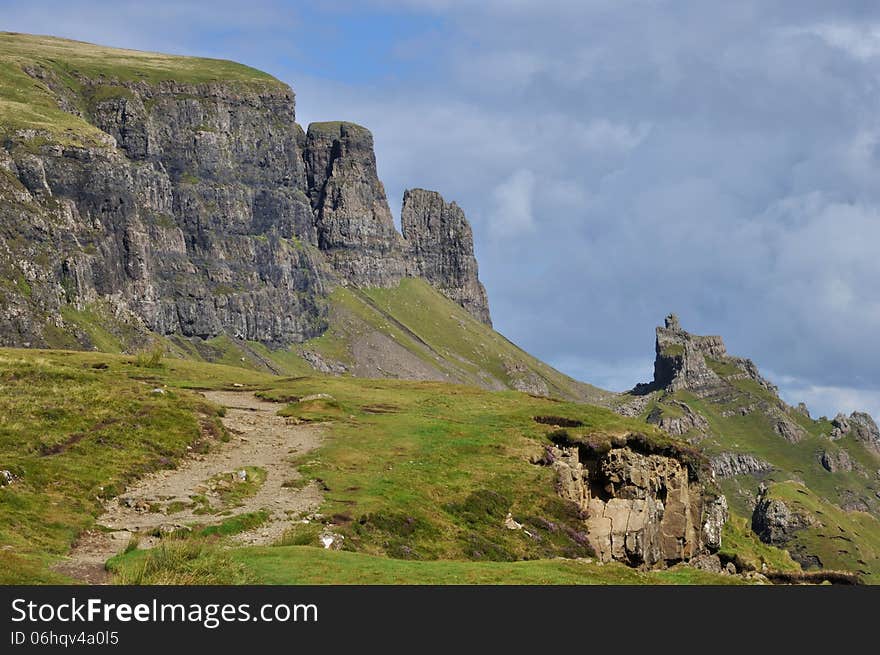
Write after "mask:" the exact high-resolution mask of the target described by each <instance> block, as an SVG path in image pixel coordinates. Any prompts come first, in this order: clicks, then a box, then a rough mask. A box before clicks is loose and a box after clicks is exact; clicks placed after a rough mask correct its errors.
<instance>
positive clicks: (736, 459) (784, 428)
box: [605, 314, 880, 576]
mask: <svg viewBox="0 0 880 655" xmlns="http://www.w3.org/2000/svg"><path fill="white" fill-rule="evenodd" d="M655 352H656V354H655V362H654V379H653V380H652V381H651V382H649V383H644V384H639V385H636V387H635V388H634V389H633V390H632V391H631V392H629V393H627V394H623V395H622V396H621V397H620V399H619V405H618V407H617V410H618V412H620V413H622V414H625V415H628V416H641V417H643V418H644V419H645V420H646V421H647V422H649V423H652V424H654V425H656V426H657V427H659V428H661V429H663V430H664V431H666V432H668V433H669V434H671V435H674V436H676V437H679V438H681V439H684V440H686V441H688V442H690V444H691V445H692V446H694V447H696V448H699V450H700V451H701V452H702V453H704V454H705V455H706V456H708V458H709V462H710V469H711V471H712V474H713V476H714V479H715V482H716V483H717V484H718V486H719V487H720V488H721V490H722V491H723V492H724V494H725V496H726V498H727V499H728V501H729V502H730V506H731V511H732V512H734V513H735V514H737V515H739V516H740V517H742V519H743V520H745V519H748V518H749V517H751V521H750V524H751V527H752V530H753V531H754V532H755V534H756V535H757V536H758V538H760V539H761V540H763V541H765V542H767V543H769V544H772V545H775V546H783V547H785V548H786V549H788V550H789V551H790V552H791V554H792V556H793V557H794V558H795V559H796V560H797V561H798V562H800V563H801V564H802V565H803V566H804V567H816V566H819V567H824V568H835V569H847V570H850V571H857V572H859V574H861V575H866V576H876V575H878V574H880V558H877V557H876V555H875V553H876V552H877V548H878V544H877V542H876V538H875V537H872V536H870V535H872V534H880V521H878V518H880V495H878V493H880V492H878V488H880V431H878V429H877V425H876V423H875V422H874V420H873V419H872V418H871V417H870V416H869V415H868V414H866V413H864V412H853V413H852V414H850V415H849V416H845V415H843V414H839V415H838V416H836V417H835V418H834V419H831V420H828V419H827V418H825V417H820V418H818V419H814V418H812V417H811V416H810V413H809V411H808V410H807V408H806V406H805V405H803V403H801V404H799V405H797V406H791V405H789V404H787V403H786V402H784V401H783V400H782V399H781V398H780V397H779V394H778V393H777V389H776V387H775V386H774V385H773V384H772V383H771V382H769V381H768V380H766V379H765V378H764V377H763V376H762V375H761V374H760V372H759V371H758V368H757V366H756V365H755V364H754V362H752V361H751V360H749V359H745V358H742V357H736V356H732V355H730V354H729V353H728V352H727V348H726V346H725V344H724V341H723V339H722V338H721V337H719V336H700V335H694V334H691V333H689V332H687V331H686V330H684V329H683V328H682V326H681V324H680V323H679V321H678V318H677V317H676V316H675V315H673V314H670V315H669V316H667V317H666V320H665V321H664V325H663V326H661V327H658V328H657V329H656V338H655ZM649 509H650V508H649ZM605 511H606V512H607V510H605ZM618 522H619V521H618Z"/></svg>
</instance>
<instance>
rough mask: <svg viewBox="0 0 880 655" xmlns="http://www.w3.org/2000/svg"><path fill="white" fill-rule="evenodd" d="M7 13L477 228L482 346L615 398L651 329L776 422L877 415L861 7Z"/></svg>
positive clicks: (868, 109) (2, 0)
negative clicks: (285, 98)
mask: <svg viewBox="0 0 880 655" xmlns="http://www.w3.org/2000/svg"><path fill="white" fill-rule="evenodd" d="M205 7H206V3H196V2H168V1H166V0H159V1H156V2H151V3H149V4H147V3H139V2H94V1H93V2H85V1H78V0H67V1H65V2H37V1H34V0H30V1H28V2H19V1H18V0H0V16H2V19H0V29H7V30H17V31H25V32H37V33H48V34H56V35H60V36H67V37H71V38H78V39H83V40H87V41H94V42H100V43H106V44H109V45H116V46H124V47H130V48H139V49H148V50H159V51H167V52H176V53H181V54H194V55H204V56H215V57H223V58H228V59H236V60H239V61H242V62H244V63H247V64H250V65H252V66H256V67H258V68H262V69H264V70H267V71H269V72H271V73H273V74H274V75H276V76H277V77H279V78H280V79H282V80H284V81H286V82H288V83H290V85H291V86H292V87H293V88H294V90H295V91H296V93H297V115H298V117H299V120H300V122H302V123H303V124H306V123H308V122H310V121H313V120H339V119H344V120H352V121H356V122H359V123H361V124H364V125H366V126H368V127H369V128H370V129H371V130H372V131H373V133H374V135H375V138H376V148H377V156H378V160H379V169H380V175H381V176H382V178H383V180H384V182H385V185H386V188H387V190H388V194H389V199H390V202H391V206H392V211H393V212H395V213H398V212H399V204H400V199H401V197H402V195H403V190H404V189H405V188H407V187H411V186H422V187H427V188H434V189H437V190H438V191H440V192H441V193H443V194H444V196H445V197H446V198H447V199H449V200H452V199H454V200H456V201H458V203H459V204H460V205H462V207H463V208H464V209H465V211H466V212H467V214H468V216H469V218H470V219H471V222H472V223H473V225H474V232H475V239H476V242H477V254H478V258H479V261H480V266H481V275H482V277H483V280H484V282H485V284H486V286H487V289H488V291H489V297H490V303H491V307H492V313H493V316H494V318H495V323H496V327H497V328H498V329H499V330H500V331H501V332H502V333H504V334H505V335H507V336H508V337H510V338H511V339H513V340H514V341H516V342H517V343H519V344H520V345H522V346H523V347H525V348H526V349H527V350H529V351H531V352H533V353H535V354H536V355H538V356H540V357H542V358H543V359H545V360H546V361H548V362H550V363H552V364H554V365H556V366H557V367H559V368H561V369H562V370H565V371H566V372H568V373H570V374H572V375H574V376H576V377H579V378H581V379H585V380H588V381H590V382H593V383H596V384H599V385H601V386H605V387H608V388H613V389H624V388H628V387H630V386H632V384H634V383H635V382H637V381H640V380H644V379H647V378H649V377H650V374H651V366H652V361H653V328H654V326H655V325H656V324H657V323H659V322H660V321H661V319H662V317H663V316H664V315H665V314H666V313H667V312H669V311H676V312H677V313H678V314H679V315H680V316H681V319H682V322H683V324H684V326H685V327H686V328H687V329H690V330H692V331H695V332H700V333H720V334H722V335H723V336H724V337H725V340H726V341H727V343H728V348H729V350H730V351H732V352H734V353H736V354H740V355H744V356H749V357H752V358H753V359H754V360H755V361H756V362H758V364H759V365H760V366H761V368H762V370H763V371H764V372H765V374H767V375H769V376H770V377H772V378H773V379H774V380H775V381H776V382H778V383H779V384H780V386H781V387H782V390H783V393H784V396H785V397H786V399H787V400H789V401H791V402H797V401H799V400H805V401H807V403H808V404H809V405H810V406H811V407H812V408H813V409H814V413H826V414H829V413H833V412H835V411H836V410H838V409H841V410H846V411H850V410H852V409H856V408H865V409H868V410H869V411H871V412H872V413H874V414H875V415H878V414H880V374H878V370H880V340H878V339H877V335H878V333H880V284H878V282H880V257H878V256H877V255H878V243H880V184H878V180H880V111H878V109H880V6H878V5H877V3H870V2H851V1H841V2H835V3H828V2H818V1H810V0H804V1H801V2H797V3H794V2H782V1H779V2H774V1H772V0H763V1H760V2H758V1H753V0H741V1H740V2H736V3H730V2H721V1H713V2H707V1H705V0H702V1H698V0H679V1H677V2H666V1H663V0H577V1H573V0H543V1H536V0H505V1H501V0H483V1H482V2H476V1H473V2H472V1H469V0H459V1H457V2H452V1H450V0H384V1H382V0H376V1H373V2H371V1H366V2H348V1H345V0H337V1H331V2H322V3H315V2H280V1H279V2H263V1H261V0H253V1H251V2H247V3H241V2H224V1H221V2H215V3H212V4H211V9H210V10H209V9H206V8H205Z"/></svg>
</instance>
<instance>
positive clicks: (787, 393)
mask: <svg viewBox="0 0 880 655" xmlns="http://www.w3.org/2000/svg"><path fill="white" fill-rule="evenodd" d="M780 395H782V397H783V399H784V400H785V401H786V402H787V403H789V404H792V405H796V404H797V403H799V402H805V403H806V404H807V407H808V408H809V409H810V414H811V415H812V416H813V417H814V418H817V417H819V416H827V417H829V418H833V417H834V416H835V415H836V414H837V413H838V412H843V413H844V414H850V413H851V412H856V411H858V412H868V413H869V414H871V416H873V417H875V418H876V417H880V389H860V388H854V387H838V386H825V385H816V384H809V383H806V382H804V381H802V380H797V379H792V378H783V381H782V383H781V384H780Z"/></svg>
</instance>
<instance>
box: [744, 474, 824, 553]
mask: <svg viewBox="0 0 880 655" xmlns="http://www.w3.org/2000/svg"><path fill="white" fill-rule="evenodd" d="M815 523H816V520H815V519H814V518H813V517H812V516H810V515H807V514H804V513H803V512H798V511H795V510H793V509H792V508H791V507H789V506H788V505H787V504H786V503H785V502H784V501H782V500H780V499H778V498H771V497H770V496H769V495H768V492H767V488H766V487H764V486H762V487H761V489H760V491H759V492H758V498H757V502H756V503H755V509H754V511H753V512H752V530H753V531H754V532H755V534H757V535H758V538H759V539H761V541H763V542H764V543H768V544H771V545H773V546H784V545H785V544H787V543H788V542H789V541H791V539H793V538H794V534H795V532H797V531H798V530H803V529H805V528H808V527H810V526H812V525H815Z"/></svg>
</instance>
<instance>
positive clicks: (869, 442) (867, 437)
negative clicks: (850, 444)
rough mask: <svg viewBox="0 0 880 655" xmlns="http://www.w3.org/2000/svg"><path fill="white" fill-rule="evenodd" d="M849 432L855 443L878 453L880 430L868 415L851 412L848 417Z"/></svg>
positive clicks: (879, 448)
mask: <svg viewBox="0 0 880 655" xmlns="http://www.w3.org/2000/svg"><path fill="white" fill-rule="evenodd" d="M849 423H850V431H851V433H852V436H853V438H854V439H855V440H856V441H859V442H861V443H863V444H864V445H865V446H867V447H868V448H872V449H873V450H876V451H880V429H878V428H877V424H876V423H875V422H874V419H873V418H871V415H870V414H867V413H866V412H853V413H852V414H850V415H849Z"/></svg>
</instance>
